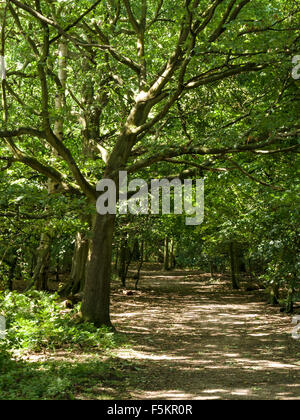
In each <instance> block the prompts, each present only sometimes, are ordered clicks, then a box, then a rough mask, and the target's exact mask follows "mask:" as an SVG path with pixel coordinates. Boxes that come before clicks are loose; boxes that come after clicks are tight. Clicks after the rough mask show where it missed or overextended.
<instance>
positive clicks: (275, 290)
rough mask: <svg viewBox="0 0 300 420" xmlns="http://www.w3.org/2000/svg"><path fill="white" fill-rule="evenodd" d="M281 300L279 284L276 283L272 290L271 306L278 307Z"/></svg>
mask: <svg viewBox="0 0 300 420" xmlns="http://www.w3.org/2000/svg"><path fill="white" fill-rule="evenodd" d="M278 299H279V284H278V283H275V284H274V285H272V286H271V288H270V304H271V305H277V304H278V303H279V302H278Z"/></svg>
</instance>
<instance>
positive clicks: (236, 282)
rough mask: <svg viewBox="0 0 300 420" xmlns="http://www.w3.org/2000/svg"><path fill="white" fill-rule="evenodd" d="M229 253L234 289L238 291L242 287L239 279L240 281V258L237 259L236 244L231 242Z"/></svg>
mask: <svg viewBox="0 0 300 420" xmlns="http://www.w3.org/2000/svg"><path fill="white" fill-rule="evenodd" d="M229 253H230V265H231V281H232V288H233V289H235V290H237V289H239V288H240V287H239V279H238V276H239V274H238V258H237V247H236V242H230V244H229Z"/></svg>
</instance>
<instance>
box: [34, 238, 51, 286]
mask: <svg viewBox="0 0 300 420" xmlns="http://www.w3.org/2000/svg"><path fill="white" fill-rule="evenodd" d="M51 242H52V240H51V236H50V234H49V233H48V232H43V233H42V234H41V239H40V245H39V247H38V250H37V263H36V266H35V268H34V272H33V277H32V281H31V283H30V287H31V286H32V285H33V286H34V287H35V288H36V289H37V290H47V289H48V287H47V280H48V272H49V265H50V253H51Z"/></svg>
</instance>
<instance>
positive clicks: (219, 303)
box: [99, 267, 300, 400]
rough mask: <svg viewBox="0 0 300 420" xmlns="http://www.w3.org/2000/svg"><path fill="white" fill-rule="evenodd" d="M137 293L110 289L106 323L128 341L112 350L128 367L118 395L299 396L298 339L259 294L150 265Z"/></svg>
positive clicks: (288, 319) (222, 281)
mask: <svg viewBox="0 0 300 420" xmlns="http://www.w3.org/2000/svg"><path fill="white" fill-rule="evenodd" d="M154 268H155V267H152V270H154ZM131 286H132V287H133V281H132V283H131V281H130V280H129V282H128V289H130V288H131ZM140 288H141V291H138V292H134V294H133V295H129V296H128V295H124V294H123V291H122V290H120V289H119V288H118V287H117V286H116V287H113V299H112V300H113V303H112V320H113V323H114V325H115V326H116V328H117V330H118V331H119V332H121V333H123V334H124V335H125V336H126V337H127V339H129V340H130V341H131V342H132V346H131V348H130V349H124V348H123V349H121V350H118V351H117V352H116V356H117V357H119V358H121V359H122V360H123V361H125V360H126V361H128V366H131V367H130V369H129V371H130V372H129V375H128V376H127V379H126V383H124V384H123V385H122V384H121V383H120V384H119V385H118V386H119V387H120V390H119V391H120V394H119V395H120V398H122V399H137V400H143V399H161V400H172V399H182V400H184V399H205V400H207V399H215V400H217V399H227V400H228V399H235V400H236V399H243V400H248V399H300V358H299V355H300V353H299V350H300V341H297V340H295V339H293V338H292V337H291V330H292V328H293V327H292V325H291V317H289V316H287V315H284V314H281V313H280V312H279V309H278V308H272V307H270V306H268V305H267V304H266V301H265V296H264V291H255V292H245V291H232V290H231V289H230V281H229V279H228V278H221V277H217V278H216V279H214V280H211V279H210V275H205V274H201V273H195V272H188V271H175V272H167V273H164V272H159V271H156V270H154V271H151V267H150V268H148V269H147V271H143V272H142V279H141V282H140ZM99 391H100V390H99ZM106 392H108V393H109V391H108V390H106ZM115 392H116V389H115V390H114V393H115Z"/></svg>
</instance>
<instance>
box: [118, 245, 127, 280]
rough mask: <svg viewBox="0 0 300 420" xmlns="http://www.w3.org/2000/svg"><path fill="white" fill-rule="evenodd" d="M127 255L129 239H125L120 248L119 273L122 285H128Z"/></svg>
mask: <svg viewBox="0 0 300 420" xmlns="http://www.w3.org/2000/svg"><path fill="white" fill-rule="evenodd" d="M126 256H127V240H126V239H123V240H122V243H121V249H120V258H119V268H118V275H119V278H120V280H121V283H122V286H123V287H126Z"/></svg>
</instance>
